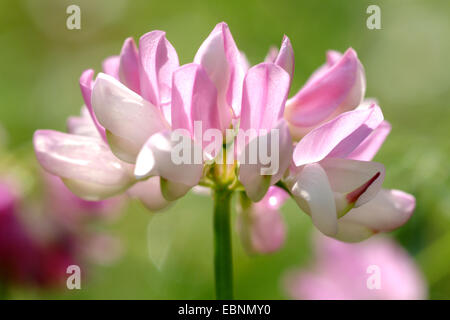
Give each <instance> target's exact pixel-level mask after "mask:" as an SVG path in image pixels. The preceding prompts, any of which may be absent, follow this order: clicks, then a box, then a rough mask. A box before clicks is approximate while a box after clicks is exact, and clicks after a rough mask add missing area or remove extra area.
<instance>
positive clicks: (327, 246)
mask: <svg viewBox="0 0 450 320" xmlns="http://www.w3.org/2000/svg"><path fill="white" fill-rule="evenodd" d="M314 240H315V241H314V243H315V262H314V263H313V264H312V265H311V266H310V267H307V268H302V269H300V270H297V271H292V272H290V273H289V274H288V276H287V277H286V279H285V287H286V290H287V292H288V294H289V296H290V297H291V298H294V299H308V300H329V299H333V300H334V299H338V300H354V299H361V300H366V299H370V300H372V299H383V300H391V299H395V300H397V299H401V300H403V299H407V300H409V299H426V297H427V286H426V283H425V280H424V278H423V276H422V274H421V273H420V271H419V269H418V267H417V266H416V265H415V263H414V260H413V259H412V258H411V257H410V256H409V255H408V253H407V252H406V251H405V250H404V249H403V248H402V247H401V246H399V245H398V244H397V243H395V242H394V241H393V240H391V239H389V238H387V237H380V236H376V237H374V238H371V239H369V240H366V241H364V242H362V243H358V244H348V243H342V242H339V241H336V240H333V239H330V238H325V237H323V236H319V235H317V237H315V239H314ZM375 277H376V278H377V279H375Z"/></svg>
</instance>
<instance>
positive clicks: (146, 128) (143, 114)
mask: <svg viewBox="0 0 450 320" xmlns="http://www.w3.org/2000/svg"><path fill="white" fill-rule="evenodd" d="M92 107H93V108H94V111H95V115H96V116H97V119H98V121H99V122H100V124H101V125H102V126H104V127H105V129H106V130H107V131H108V134H107V135H108V143H110V146H111V150H112V151H113V152H114V153H115V154H116V156H117V157H119V158H120V159H122V160H123V161H126V162H130V163H134V162H135V159H136V156H137V154H138V153H139V150H140V148H141V147H142V145H143V144H144V143H145V141H146V140H147V139H148V138H149V137H150V136H151V135H152V134H154V133H156V132H158V131H161V130H164V129H167V128H168V124H167V123H166V121H165V120H164V117H163V116H162V114H161V112H160V110H159V109H158V108H157V107H155V106H153V105H152V104H150V103H149V102H148V101H146V100H144V99H143V98H142V97H141V96H139V95H138V94H136V93H135V92H134V91H132V90H130V89H128V88H127V87H126V86H124V85H123V84H122V83H120V82H119V81H117V80H116V79H114V78H113V77H111V76H108V75H106V74H102V73H100V74H99V75H98V77H97V80H96V81H95V84H94V89H93V91H92Z"/></svg>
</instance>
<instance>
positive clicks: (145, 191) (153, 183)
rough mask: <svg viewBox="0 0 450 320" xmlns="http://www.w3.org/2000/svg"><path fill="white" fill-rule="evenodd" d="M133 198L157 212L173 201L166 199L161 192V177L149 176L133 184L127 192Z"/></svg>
mask: <svg viewBox="0 0 450 320" xmlns="http://www.w3.org/2000/svg"><path fill="white" fill-rule="evenodd" d="M127 193H128V194H129V195H130V196H131V197H132V198H137V199H139V200H140V201H141V202H142V204H143V205H144V206H145V207H146V208H147V209H148V210H150V211H152V212H156V211H160V210H162V209H165V208H167V207H168V206H169V205H170V204H171V202H169V201H167V200H166V199H164V197H163V195H162V193H161V184H160V178H159V177H153V178H149V179H147V180H145V181H141V182H138V183H136V184H135V185H134V186H132V187H131V188H130V189H129V190H128V192H127Z"/></svg>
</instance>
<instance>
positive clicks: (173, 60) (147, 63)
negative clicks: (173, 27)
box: [139, 30, 179, 107]
mask: <svg viewBox="0 0 450 320" xmlns="http://www.w3.org/2000/svg"><path fill="white" fill-rule="evenodd" d="M139 58H140V63H141V67H142V68H141V69H140V71H141V72H140V85H141V94H142V96H143V97H144V98H145V99H147V100H148V101H150V103H152V104H153V105H155V106H158V107H160V106H161V105H162V104H164V103H166V102H167V101H168V100H170V90H171V85H172V73H173V71H174V70H175V69H176V68H178V66H179V62H178V55H177V53H176V51H175V49H174V47H173V46H172V44H171V43H170V42H169V41H168V40H167V39H166V33H165V32H163V31H158V30H156V31H152V32H149V33H146V34H144V35H143V36H142V37H141V38H140V39H139Z"/></svg>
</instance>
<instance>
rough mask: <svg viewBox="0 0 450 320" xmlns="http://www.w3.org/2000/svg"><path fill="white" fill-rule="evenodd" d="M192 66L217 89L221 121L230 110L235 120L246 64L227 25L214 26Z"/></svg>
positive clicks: (237, 114)
mask: <svg viewBox="0 0 450 320" xmlns="http://www.w3.org/2000/svg"><path fill="white" fill-rule="evenodd" d="M194 62H195V63H197V64H201V65H202V66H203V67H204V68H205V70H206V72H207V73H208V75H209V77H210V79H211V80H212V82H214V84H215V85H216V88H217V92H218V98H219V101H218V103H219V107H220V109H221V113H222V115H221V119H226V118H225V117H224V116H226V115H227V113H230V112H231V111H227V109H229V108H232V109H233V112H234V116H235V117H238V116H239V114H240V109H241V107H240V105H241V99H242V81H243V79H244V73H245V62H244V61H243V59H242V57H241V53H240V52H239V50H238V48H237V46H236V43H235V42H234V39H233V36H232V35H231V32H230V30H229V28H228V25H227V24H226V23H224V22H221V23H219V24H217V25H216V27H215V28H214V30H213V31H212V32H211V33H210V34H209V36H208V38H207V39H206V40H205V41H204V42H203V43H202V45H201V46H200V48H199V50H198V51H197V54H196V55H195V58H194ZM230 118H231V117H230ZM222 125H224V124H222Z"/></svg>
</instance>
